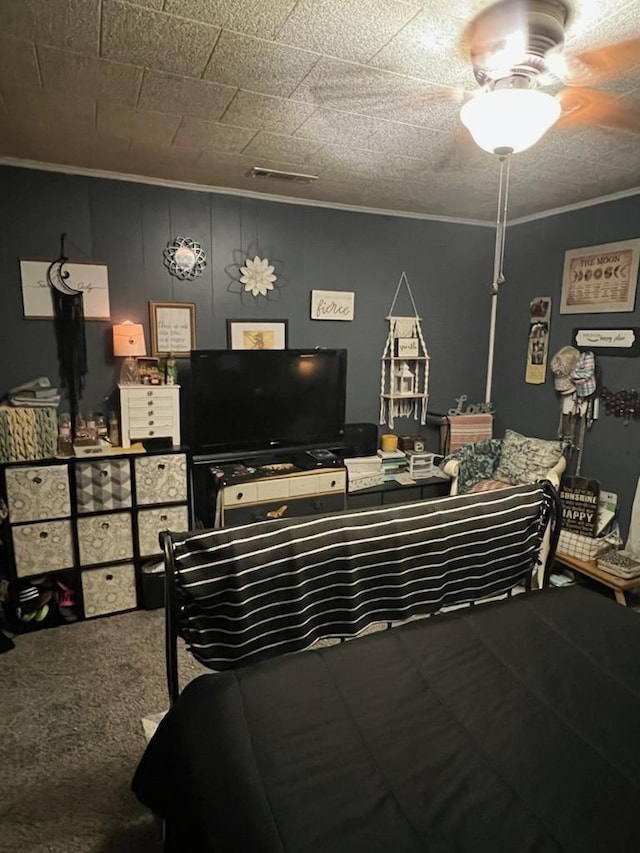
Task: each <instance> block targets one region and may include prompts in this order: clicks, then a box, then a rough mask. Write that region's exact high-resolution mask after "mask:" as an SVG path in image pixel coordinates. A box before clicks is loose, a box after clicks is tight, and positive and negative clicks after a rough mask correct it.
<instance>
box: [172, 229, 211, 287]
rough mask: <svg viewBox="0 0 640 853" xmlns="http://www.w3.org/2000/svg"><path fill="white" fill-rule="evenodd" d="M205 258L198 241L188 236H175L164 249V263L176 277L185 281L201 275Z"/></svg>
mask: <svg viewBox="0 0 640 853" xmlns="http://www.w3.org/2000/svg"><path fill="white" fill-rule="evenodd" d="M206 263H207V259H206V255H205V253H204V250H203V249H202V246H201V245H200V243H196V242H195V241H194V240H190V239H189V238H188V237H176V239H175V240H174V241H173V243H169V245H168V246H167V248H166V249H165V250H164V264H165V266H166V267H167V269H168V270H169V272H170V273H171V275H175V276H176V278H179V279H181V280H182V281H185V280H186V279H192V278H196V276H199V275H202V271H203V269H204V267H205V266H206Z"/></svg>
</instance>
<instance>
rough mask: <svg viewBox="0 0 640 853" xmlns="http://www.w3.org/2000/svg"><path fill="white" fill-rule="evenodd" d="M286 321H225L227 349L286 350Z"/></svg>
mask: <svg viewBox="0 0 640 853" xmlns="http://www.w3.org/2000/svg"><path fill="white" fill-rule="evenodd" d="M287 325H288V324H287V320H268V321H264V320H227V344H228V347H229V349H286V348H287V331H288V330H287Z"/></svg>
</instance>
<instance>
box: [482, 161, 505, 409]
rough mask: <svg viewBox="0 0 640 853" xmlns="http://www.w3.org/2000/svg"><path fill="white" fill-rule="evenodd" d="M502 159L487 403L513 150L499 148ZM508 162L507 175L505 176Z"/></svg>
mask: <svg viewBox="0 0 640 853" xmlns="http://www.w3.org/2000/svg"><path fill="white" fill-rule="evenodd" d="M495 153H496V154H497V155H498V157H499V159H500V184H499V187H498V212H497V215H496V243H495V248H494V253H493V281H492V284H491V318H490V321H489V353H488V356H487V385H486V388H485V392H484V400H485V403H490V402H491V393H492V387H493V358H494V351H495V342H496V318H497V314H498V290H499V288H500V285H501V284H504V271H503V263H504V238H505V232H506V228H507V201H508V195H509V171H510V166H511V162H510V159H509V158H510V157H511V151H509V150H500V149H499V150H497V151H496V152H495ZM505 163H506V177H505Z"/></svg>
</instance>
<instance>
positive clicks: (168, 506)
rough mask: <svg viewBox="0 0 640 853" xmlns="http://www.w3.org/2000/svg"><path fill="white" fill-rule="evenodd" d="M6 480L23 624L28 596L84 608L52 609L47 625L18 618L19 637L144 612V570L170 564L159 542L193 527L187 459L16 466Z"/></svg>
mask: <svg viewBox="0 0 640 853" xmlns="http://www.w3.org/2000/svg"><path fill="white" fill-rule="evenodd" d="M2 473H3V476H2V486H3V494H4V500H5V503H6V507H7V509H8V517H7V519H6V520H5V521H4V523H3V524H4V530H3V533H2V542H3V546H4V547H3V550H2V559H3V562H4V563H5V572H4V573H5V574H7V575H8V577H9V580H10V588H11V600H12V604H13V608H12V609H13V611H14V614H17V612H18V607H19V605H20V602H19V592H20V589H22V590H23V591H24V589H25V588H26V587H29V586H33V587H34V588H35V589H36V590H38V591H39V592H42V593H46V592H47V590H50V591H56V593H57V594H58V600H59V602H61V600H62V599H60V597H59V596H60V594H61V591H62V593H63V597H64V595H66V599H65V600H66V601H74V600H75V613H70V612H69V610H68V609H67V610H64V608H62V607H58V608H55V607H54V606H51V607H50V608H49V613H48V615H47V616H46V617H44V618H43V620H42V622H36V621H25V620H21V619H19V618H17V615H16V618H15V619H13V620H12V623H14V627H15V630H16V632H17V633H20V632H22V631H25V630H33V629H34V628H40V627H51V626H52V625H57V624H61V623H63V622H64V621H66V619H65V618H64V613H66V614H67V617H68V616H70V615H75V616H76V617H77V618H80V619H83V618H84V619H86V618H91V617H94V616H102V615H105V614H108V613H116V612H120V611H124V610H131V609H135V608H137V607H138V606H139V605H140V603H141V590H142V578H141V575H142V566H143V563H144V562H145V561H146V560H148V559H152V558H154V557H155V558H156V559H157V558H158V557H159V555H160V554H161V548H160V542H159V535H160V533H161V532H162V531H163V530H168V529H171V530H188V529H189V527H190V512H189V476H188V465H187V456H186V453H184V452H182V451H180V450H169V451H162V452H158V453H148V454H144V455H141V454H131V455H122V456H103V457H100V458H91V459H90V460H86V459H81V458H73V459H70V460H50V461H49V460H46V461H42V462H37V463H33V462H29V463H11V464H6V465H3V466H2ZM65 590H66V592H65ZM69 591H70V592H69ZM43 597H44V598H46V595H43ZM54 602H55V597H54V598H53V600H52V604H53V603H54ZM74 621H75V620H74Z"/></svg>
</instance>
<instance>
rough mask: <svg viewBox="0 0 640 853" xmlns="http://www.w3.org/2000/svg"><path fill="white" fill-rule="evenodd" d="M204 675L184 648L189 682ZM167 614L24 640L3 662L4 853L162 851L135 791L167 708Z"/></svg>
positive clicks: (0, 841) (116, 619)
mask: <svg viewBox="0 0 640 853" xmlns="http://www.w3.org/2000/svg"><path fill="white" fill-rule="evenodd" d="M201 672H204V670H203V669H202V668H201V667H200V666H199V665H198V664H197V663H196V662H195V661H193V660H192V659H191V658H190V657H188V656H187V654H186V653H185V652H184V650H183V649H181V650H180V673H181V683H182V684H183V685H184V684H185V683H186V682H187V681H189V680H190V679H191V678H193V677H194V676H195V675H198V674H200V673H201ZM167 705H168V700H167V692H166V686H165V662H164V613H163V611H162V610H154V611H144V610H140V611H136V612H132V613H123V614H120V615H117V616H111V617H109V618H106V619H96V620H93V621H87V622H79V623H75V624H72V625H66V626H64V627H61V628H52V629H49V630H43V631H39V632H34V633H30V634H25V635H22V636H18V637H16V638H15V649H13V650H12V651H9V652H7V653H6V654H3V655H0V732H1V734H0V853H16V851H20V853H76V851H77V853H80V851H82V853H129V851H131V853H134V851H135V853H159V851H161V843H160V831H159V824H158V822H157V821H155V819H154V818H153V816H152V815H151V814H150V813H149V812H148V811H147V810H146V809H145V808H144V807H143V806H142V805H140V804H139V803H138V801H137V800H136V798H135V797H134V796H133V794H132V793H131V789H130V784H131V778H132V776H133V773H134V770H135V768H136V765H137V763H138V760H139V758H140V756H141V754H142V752H143V750H144V746H145V737H144V731H143V726H142V718H143V717H145V716H147V715H149V714H156V713H158V712H159V711H163V710H165V709H166V708H167Z"/></svg>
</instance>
